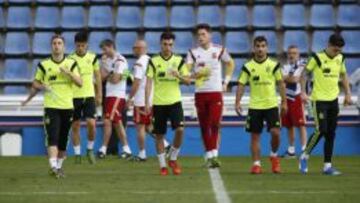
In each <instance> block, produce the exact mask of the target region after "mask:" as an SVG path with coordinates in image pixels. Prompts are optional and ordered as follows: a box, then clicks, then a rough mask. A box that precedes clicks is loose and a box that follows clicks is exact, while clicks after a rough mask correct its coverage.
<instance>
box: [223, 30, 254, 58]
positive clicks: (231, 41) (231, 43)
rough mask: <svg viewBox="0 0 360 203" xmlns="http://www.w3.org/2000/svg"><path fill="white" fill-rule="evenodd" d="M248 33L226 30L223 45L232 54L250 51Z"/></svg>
mask: <svg viewBox="0 0 360 203" xmlns="http://www.w3.org/2000/svg"><path fill="white" fill-rule="evenodd" d="M249 41H250V39H249V35H248V33H247V32H227V33H226V35H225V45H226V48H227V49H228V51H229V52H230V53H232V54H245V53H248V52H249V51H250V44H249Z"/></svg>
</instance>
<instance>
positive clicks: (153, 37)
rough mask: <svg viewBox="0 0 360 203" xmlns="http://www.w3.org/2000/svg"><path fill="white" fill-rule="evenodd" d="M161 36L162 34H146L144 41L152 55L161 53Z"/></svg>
mask: <svg viewBox="0 0 360 203" xmlns="http://www.w3.org/2000/svg"><path fill="white" fill-rule="evenodd" d="M160 35H161V32H146V33H145V38H144V39H145V41H146V42H147V45H148V52H149V53H150V54H155V53H158V52H159V51H160ZM175 43H176V42H175Z"/></svg>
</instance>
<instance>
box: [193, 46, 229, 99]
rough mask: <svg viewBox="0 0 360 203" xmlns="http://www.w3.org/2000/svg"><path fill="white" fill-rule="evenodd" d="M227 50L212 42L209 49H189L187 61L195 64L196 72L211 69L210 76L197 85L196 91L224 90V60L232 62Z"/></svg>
mask: <svg viewBox="0 0 360 203" xmlns="http://www.w3.org/2000/svg"><path fill="white" fill-rule="evenodd" d="M230 60H231V56H230V54H229V53H228V52H227V50H226V49H225V48H224V47H222V46H220V45H217V44H210V47H209V48H208V49H204V48H202V47H200V46H199V47H196V48H193V49H191V50H189V52H188V54H187V57H186V63H187V64H193V65H194V72H199V71H200V70H201V69H203V68H208V69H209V70H210V77H209V78H207V79H205V80H204V81H202V82H201V84H200V85H196V86H195V92H222V62H230Z"/></svg>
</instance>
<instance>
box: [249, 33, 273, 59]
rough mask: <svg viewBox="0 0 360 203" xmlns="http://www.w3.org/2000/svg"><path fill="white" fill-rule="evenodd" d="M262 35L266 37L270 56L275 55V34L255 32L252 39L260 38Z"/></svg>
mask: <svg viewBox="0 0 360 203" xmlns="http://www.w3.org/2000/svg"><path fill="white" fill-rule="evenodd" d="M260 35H263V36H265V37H266V39H267V41H268V51H269V53H270V54H275V53H276V51H277V44H278V41H277V37H276V33H275V32H273V31H256V32H255V33H254V38H255V37H256V36H260Z"/></svg>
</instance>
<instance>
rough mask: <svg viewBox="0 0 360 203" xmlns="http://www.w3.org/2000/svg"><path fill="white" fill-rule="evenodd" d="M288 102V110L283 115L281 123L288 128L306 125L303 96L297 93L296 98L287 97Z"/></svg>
mask: <svg viewBox="0 0 360 203" xmlns="http://www.w3.org/2000/svg"><path fill="white" fill-rule="evenodd" d="M286 102H287V106H288V111H287V113H286V114H285V115H282V116H281V124H282V125H283V126H285V127H287V128H290V127H300V126H304V125H305V122H306V119H305V114H304V105H303V103H302V100H301V96H300V95H297V96H296V97H295V100H290V99H286Z"/></svg>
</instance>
